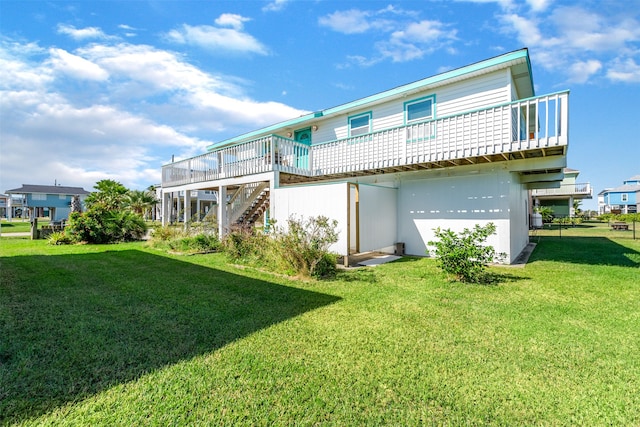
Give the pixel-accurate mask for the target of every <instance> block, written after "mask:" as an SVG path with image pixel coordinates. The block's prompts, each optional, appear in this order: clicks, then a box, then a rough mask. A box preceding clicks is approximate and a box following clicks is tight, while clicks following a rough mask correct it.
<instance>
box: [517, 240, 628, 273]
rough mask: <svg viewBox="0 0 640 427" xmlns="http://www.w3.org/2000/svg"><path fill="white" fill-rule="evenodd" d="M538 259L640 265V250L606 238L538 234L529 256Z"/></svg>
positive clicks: (575, 262)
mask: <svg viewBox="0 0 640 427" xmlns="http://www.w3.org/2000/svg"><path fill="white" fill-rule="evenodd" d="M536 261H559V262H570V263H574V264H589V265H615V266H621V267H639V266H640V252H638V251H636V250H634V249H631V248H628V247H626V246H624V245H621V244H619V243H616V242H614V241H613V240H610V239H608V238H606V237H562V238H559V237H545V236H543V237H539V240H538V244H537V245H536V248H535V250H534V251H533V253H532V254H531V257H530V258H529V263H534V262H536Z"/></svg>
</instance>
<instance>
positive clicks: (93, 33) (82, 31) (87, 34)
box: [58, 24, 107, 40]
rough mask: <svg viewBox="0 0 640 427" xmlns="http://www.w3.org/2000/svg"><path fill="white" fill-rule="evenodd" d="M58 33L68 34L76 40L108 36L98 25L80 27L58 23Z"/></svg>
mask: <svg viewBox="0 0 640 427" xmlns="http://www.w3.org/2000/svg"><path fill="white" fill-rule="evenodd" d="M58 33H59V34H66V35H68V36H70V37H71V38H73V39H75V40H85V39H105V38H107V35H106V34H105V33H103V32H102V30H101V29H100V28H97V27H86V28H79V29H78V28H76V27H74V26H73V25H65V24H58Z"/></svg>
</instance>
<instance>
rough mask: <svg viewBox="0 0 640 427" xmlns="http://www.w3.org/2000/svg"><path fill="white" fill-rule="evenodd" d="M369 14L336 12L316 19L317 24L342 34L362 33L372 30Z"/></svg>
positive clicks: (357, 11)
mask: <svg viewBox="0 0 640 427" xmlns="http://www.w3.org/2000/svg"><path fill="white" fill-rule="evenodd" d="M370 16H371V12H367V11H362V10H358V9H351V10H345V11H337V12H334V13H330V14H329V15H326V16H321V17H320V18H319V19H318V24H320V25H321V26H324V27H329V28H331V29H332V30H333V31H337V32H339V33H344V34H358V33H364V32H366V31H368V30H369V29H371V28H372V24H371V23H370V22H369V19H368V18H369V17H370Z"/></svg>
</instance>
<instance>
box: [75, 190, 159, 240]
mask: <svg viewBox="0 0 640 427" xmlns="http://www.w3.org/2000/svg"><path fill="white" fill-rule="evenodd" d="M94 188H95V189H96V190H98V191H94V192H92V193H91V194H89V196H87V198H86V199H85V204H86V206H87V211H86V212H84V213H80V212H72V213H71V214H70V215H69V226H68V227H67V228H66V229H65V234H67V233H68V235H69V237H70V238H71V239H72V240H73V241H76V242H87V243H112V242H123V241H130V240H137V239H140V238H141V237H142V236H143V235H144V234H145V232H146V231H147V226H146V224H145V222H144V220H143V219H142V216H141V215H140V214H138V213H136V212H134V210H132V209H130V207H129V205H128V201H129V200H130V197H129V193H130V192H129V190H128V189H127V188H126V187H125V186H124V185H122V184H120V183H119V182H116V181H113V180H110V179H105V180H102V181H98V182H97V183H96V185H95V186H94Z"/></svg>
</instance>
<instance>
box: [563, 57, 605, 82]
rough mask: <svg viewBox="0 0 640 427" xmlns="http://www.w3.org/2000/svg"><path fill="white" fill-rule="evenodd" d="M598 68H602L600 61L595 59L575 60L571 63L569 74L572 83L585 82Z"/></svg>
mask: <svg viewBox="0 0 640 427" xmlns="http://www.w3.org/2000/svg"><path fill="white" fill-rule="evenodd" d="M600 69H602V63H600V61H597V60H595V59H590V60H588V61H576V62H574V63H572V64H571V66H570V69H569V74H570V76H571V81H572V82H573V83H586V82H588V81H589V79H590V78H591V76H592V75H594V74H595V73H597V72H598V71H600Z"/></svg>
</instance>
